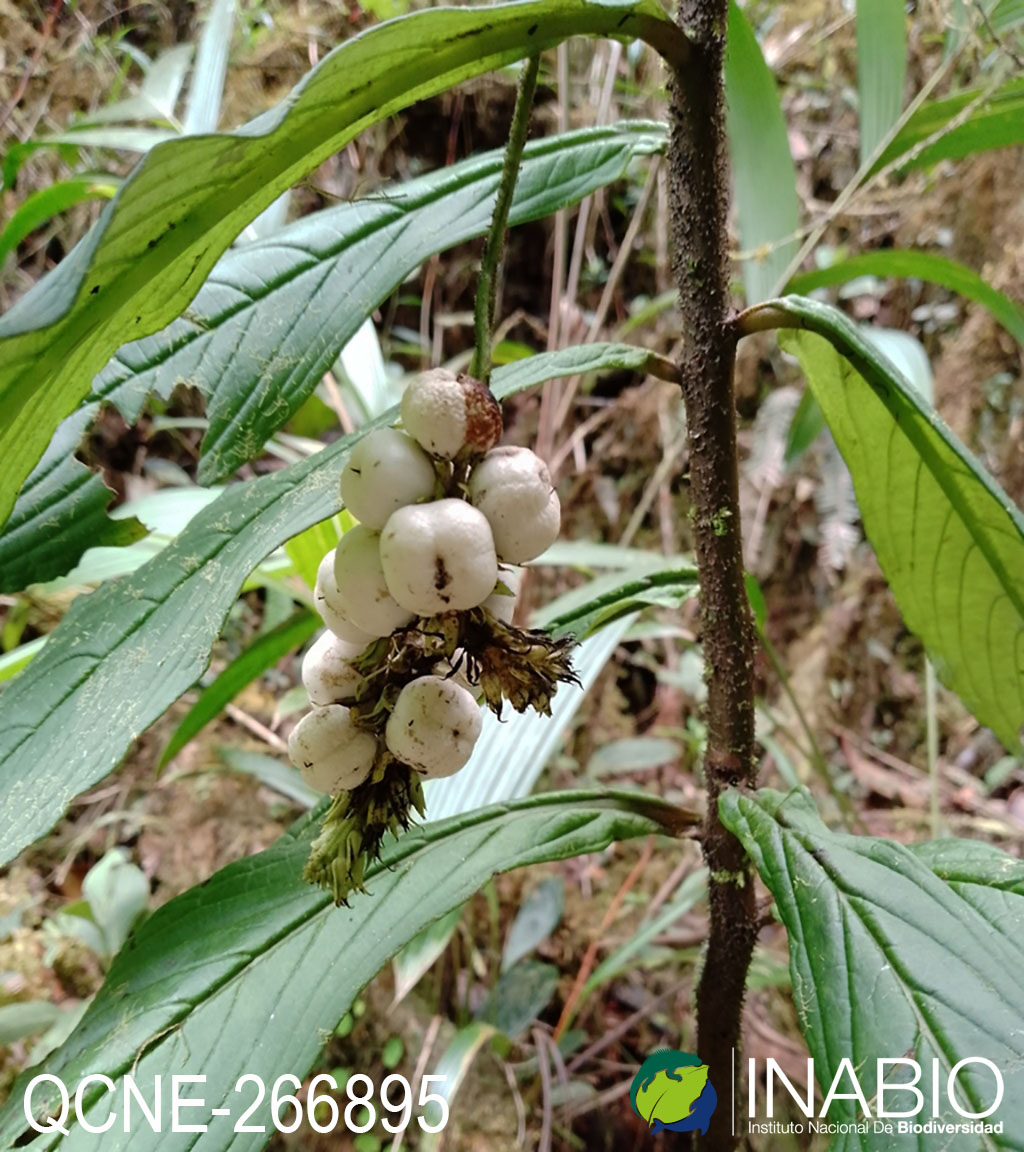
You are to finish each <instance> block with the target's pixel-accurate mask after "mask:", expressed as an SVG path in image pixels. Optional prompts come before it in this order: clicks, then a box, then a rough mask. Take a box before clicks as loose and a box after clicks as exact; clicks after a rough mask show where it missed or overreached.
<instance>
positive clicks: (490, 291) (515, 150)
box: [469, 56, 540, 384]
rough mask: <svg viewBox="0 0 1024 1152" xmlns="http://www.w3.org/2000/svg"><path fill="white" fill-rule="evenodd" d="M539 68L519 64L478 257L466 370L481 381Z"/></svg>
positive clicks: (535, 60)
mask: <svg viewBox="0 0 1024 1152" xmlns="http://www.w3.org/2000/svg"><path fill="white" fill-rule="evenodd" d="M539 70H540V57H539V56H531V57H530V58H529V59H528V60H527V61H526V63H525V64H524V65H523V73H522V76H521V77H520V78H519V89H518V91H517V92H516V105H515V109H514V110H513V112H512V127H511V130H510V131H509V136H508V144H506V146H505V160H504V163H503V164H502V168H501V183H500V184H499V185H498V198H497V200H496V202H495V205H494V216H493V217H492V218H491V227H490V229H489V230H488V232H487V239H486V241H485V242H484V254H483V256H482V257H481V260H480V278H479V279H478V280H477V285H476V310H475V320H476V345H475V347H474V349H473V359H472V361H471V362H470V366H469V374H470V376H473V377H475V379H477V380H479V381H481V382H482V383H484V384H488V383H489V382H490V379H491V333H492V332H493V331H494V301H495V294H496V290H497V277H498V269H499V267H500V266H501V258H502V255H503V253H504V251H505V230H506V229H507V227H508V214H509V210H510V209H511V207H512V198H513V196H514V195H515V190H516V178H517V177H518V175H519V165H520V163H521V162H522V159H523V147H524V146H525V144H526V132H527V129H528V128H529V126H530V109H531V108H532V107H533V94H534V92H535V91H536V90H537V73H538V71H539Z"/></svg>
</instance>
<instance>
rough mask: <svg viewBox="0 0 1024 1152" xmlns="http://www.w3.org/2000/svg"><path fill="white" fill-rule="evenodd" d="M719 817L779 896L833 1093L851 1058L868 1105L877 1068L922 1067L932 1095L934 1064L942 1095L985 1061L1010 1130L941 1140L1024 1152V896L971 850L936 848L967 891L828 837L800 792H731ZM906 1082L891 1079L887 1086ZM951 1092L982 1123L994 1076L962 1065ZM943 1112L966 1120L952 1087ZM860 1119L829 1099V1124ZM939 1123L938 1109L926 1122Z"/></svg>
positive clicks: (914, 1143) (824, 1079)
mask: <svg viewBox="0 0 1024 1152" xmlns="http://www.w3.org/2000/svg"><path fill="white" fill-rule="evenodd" d="M719 810H720V812H721V816H722V820H723V822H724V823H725V824H726V826H727V827H728V828H729V829H730V831H732V832H733V833H735V835H736V836H738V837H739V839H740V841H741V842H742V843H743V846H744V848H745V849H746V850H747V852H748V854H749V855H750V857H751V858H752V860H753V861H754V863H755V865H756V866H757V869H758V871H759V872H760V874H761V878H762V879H763V880H764V882H765V884H766V885H767V886H768V887H769V889H771V892H772V895H773V896H774V897H775V901H776V905H777V908H778V913H779V916H780V917H781V919H782V922H783V923H784V924H785V926H786V930H787V932H788V934H789V959H790V971H791V974H792V980H793V999H794V1002H795V1003H796V1006H797V1010H798V1012H799V1014H800V1024H801V1029H802V1030H803V1033H804V1036H805V1038H806V1040H807V1043H808V1046H809V1048H810V1051H811V1055H812V1056H813V1057H814V1059H815V1067H816V1073H817V1076H818V1082H819V1084H820V1085H822V1088H823V1091H827V1090H828V1087H829V1085H830V1083H831V1080H832V1077H833V1076H834V1075H835V1074H836V1072H837V1071H838V1070H839V1062H840V1060H841V1059H843V1058H846V1059H848V1060H850V1061H851V1062H852V1064H853V1066H854V1067H855V1068H856V1069H858V1070H859V1071H860V1070H864V1072H863V1081H864V1090H865V1093H866V1095H867V1097H868V1099H869V1100H872V1101H873V1100H874V1096H875V1091H874V1090H875V1078H874V1071H875V1061H876V1060H877V1059H878V1058H880V1057H885V1058H890V1059H898V1058H901V1057H904V1056H906V1057H912V1058H913V1059H915V1060H917V1061H918V1062H919V1063H920V1064H922V1065H923V1066H924V1068H925V1070H926V1071H925V1075H923V1076H922V1081H923V1083H922V1088H925V1089H926V1091H927V1088H926V1086H927V1084H928V1083H930V1069H931V1063H930V1062H931V1060H932V1059H933V1058H934V1059H936V1060H938V1062H939V1081H940V1084H941V1085H942V1086H943V1089H944V1088H945V1085H946V1080H947V1077H948V1074H949V1071H950V1069H951V1068H952V1067H953V1065H954V1064H955V1063H956V1062H957V1061H958V1060H960V1059H962V1058H965V1057H969V1058H975V1057H984V1058H986V1059H988V1060H991V1061H992V1062H993V1063H994V1064H995V1065H996V1067H997V1068H999V1070H1000V1073H1001V1075H1002V1077H1003V1080H1004V1084H1005V1095H1004V1097H1003V1102H1002V1105H1001V1106H1000V1108H999V1110H998V1112H997V1113H996V1114H994V1115H993V1116H992V1117H990V1121H992V1122H998V1121H1002V1122H1003V1124H1004V1132H1003V1134H1002V1135H984V1136H983V1135H973V1134H972V1135H969V1134H962V1135H955V1134H953V1135H951V1134H948V1133H943V1134H942V1135H936V1137H935V1139H937V1140H940V1141H941V1143H942V1147H943V1148H944V1149H950V1150H951V1152H978V1149H1014V1150H1016V1152H1019V1150H1020V1149H1022V1148H1024V1064H1022V1063H1021V1060H1020V1036H1021V1033H1022V1030H1024V1012H1022V1010H1021V996H1020V981H1019V974H1020V972H1021V971H1022V970H1024V946H1022V945H1024V896H1022V895H1020V894H1019V892H1013V891H1011V892H1008V891H1007V890H1006V888H1005V887H1002V888H1001V887H989V886H988V884H987V879H986V876H985V870H984V867H979V864H978V862H976V861H975V860H974V859H973V849H967V852H966V855H965V857H964V858H963V859H962V861H961V863H960V864H959V865H955V864H953V863H952V860H953V859H954V858H955V856H956V852H955V850H951V849H950V848H949V846H948V845H947V846H946V847H944V848H941V849H931V850H930V852H931V854H932V859H935V860H936V861H937V862H938V860H937V856H939V855H944V858H945V860H946V865H945V868H946V870H947V872H954V873H955V872H957V871H958V870H959V871H964V872H966V874H967V879H966V881H953V882H952V883H947V882H946V881H945V880H944V879H943V878H940V876H941V872H940V875H939V876H937V875H936V874H935V872H934V871H932V869H931V868H930V867H929V866H928V864H927V863H925V862H924V861H923V859H922V854H921V850H920V849H917V850H911V849H908V848H906V847H904V846H903V845H900V844H895V843H892V842H890V841H887V840H878V839H875V838H874V837H869V836H850V835H840V834H834V833H832V832H830V831H829V830H828V829H827V828H826V827H825V826H824V824H822V823H821V821H820V820H819V818H818V816H817V814H816V812H815V811H814V806H813V803H812V801H811V799H810V796H809V794H808V793H806V792H804V791H799V792H795V793H791V794H789V795H788V796H783V795H781V794H779V793H775V792H769V791H762V792H760V793H758V794H757V795H756V796H743V795H741V794H740V793H738V792H735V791H730V792H727V793H726V794H725V795H724V796H722V798H721V799H720V801H719ZM923 855H924V859H925V860H926V859H927V857H928V853H927V852H926V853H924V854H923ZM1003 860H1004V861H1005V863H1004V864H1003V865H1002V868H1003V875H1004V877H1007V878H1008V877H1010V876H1014V877H1016V882H1017V883H1018V884H1019V883H1020V882H1021V879H1022V874H1024V865H1022V864H1021V862H1020V861H1019V860H1010V859H1009V858H1008V857H1003ZM996 925H998V927H996ZM896 1079H897V1077H896V1076H895V1075H894V1073H893V1072H892V1071H890V1073H889V1080H890V1082H892V1083H893V1084H895V1081H896ZM957 1083H958V1085H959V1096H960V1099H961V1106H962V1107H966V1108H967V1109H969V1110H971V1111H974V1112H980V1111H983V1110H984V1109H985V1108H987V1107H988V1106H989V1105H990V1104H991V1103H992V1100H993V1090H994V1084H993V1077H992V1074H991V1072H989V1071H986V1070H984V1069H983V1068H980V1067H979V1066H978V1065H977V1064H968V1065H967V1066H965V1067H964V1068H963V1069H962V1070H961V1071H960V1073H959V1075H958V1078H957ZM843 1085H844V1087H843V1088H841V1089H840V1091H850V1087H849V1085H850V1080H849V1077H848V1076H846V1077H844V1079H843ZM929 1095H930V1094H929ZM886 1104H887V1107H888V1108H890V1109H901V1108H908V1107H912V1106H913V1100H912V1099H909V1098H908V1094H907V1093H906V1091H902V1092H900V1091H897V1090H895V1088H894V1089H893V1090H892V1092H891V1094H887V1096H886ZM937 1105H938V1108H939V1110H940V1117H941V1120H942V1122H944V1123H949V1122H960V1123H962V1122H963V1117H962V1116H959V1115H957V1114H956V1113H954V1112H953V1111H952V1109H951V1108H950V1106H949V1104H948V1101H947V1099H946V1095H945V1091H944V1090H943V1091H942V1092H941V1094H940V1096H939V1098H938V1100H937ZM857 1112H858V1108H857V1102H856V1101H854V1100H835V1101H833V1103H832V1105H831V1106H830V1108H829V1111H828V1117H827V1118H828V1120H829V1121H830V1122H839V1123H843V1122H851V1121H853V1120H854V1119H855V1118H856V1115H857ZM930 1117H931V1107H930V1105H929V1106H928V1108H927V1109H926V1113H925V1114H924V1115H922V1117H921V1118H920V1119H921V1121H922V1122H924V1121H925V1120H926V1119H930ZM922 1139H924V1140H925V1141H926V1142H927V1141H930V1140H931V1139H932V1137H924V1138H922V1137H921V1136H918V1135H912V1134H906V1135H902V1136H901V1135H899V1134H896V1133H894V1134H891V1135H886V1137H885V1147H886V1148H887V1149H891V1150H892V1152H902V1150H904V1149H905V1150H906V1152H911V1150H913V1152H917V1150H918V1149H920V1148H922V1147H923V1146H925V1145H924V1144H922ZM877 1147H878V1144H877V1137H875V1136H874V1135H873V1134H871V1133H869V1134H867V1135H858V1134H855V1133H854V1134H849V1135H845V1136H843V1137H841V1138H840V1139H839V1140H837V1141H834V1142H833V1144H832V1145H831V1148H832V1149H834V1150H837V1152H838V1150H842V1152H869V1150H870V1152H874V1150H875V1149H876V1148H877Z"/></svg>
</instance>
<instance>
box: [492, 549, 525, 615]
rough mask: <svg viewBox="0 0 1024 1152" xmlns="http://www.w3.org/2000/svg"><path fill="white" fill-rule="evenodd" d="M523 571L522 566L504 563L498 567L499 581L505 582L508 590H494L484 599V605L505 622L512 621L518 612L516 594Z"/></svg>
mask: <svg viewBox="0 0 1024 1152" xmlns="http://www.w3.org/2000/svg"><path fill="white" fill-rule="evenodd" d="M522 575H523V572H522V569H521V568H510V567H509V566H508V565H506V564H502V565H500V566H499V568H498V581H499V583H501V584H504V585H505V587H506V588H507V589H508V592H507V593H506V592H492V593H491V595H490V596H488V597H487V599H486V600H485V601H484V603H483V606H484V607H485V608H486V609H487V611H488V612H490V613H491V615H492V616H495V617H497V619H499V620H501V621H502V622H503V623H505V624H511V623H512V617H513V616H514V615H515V613H516V594H517V593H518V592H519V581H520V579H521V578H522Z"/></svg>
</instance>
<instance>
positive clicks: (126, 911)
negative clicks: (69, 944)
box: [82, 848, 149, 956]
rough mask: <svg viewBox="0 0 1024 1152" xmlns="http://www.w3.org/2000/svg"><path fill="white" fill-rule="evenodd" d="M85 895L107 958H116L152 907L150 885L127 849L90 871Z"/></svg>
mask: <svg viewBox="0 0 1024 1152" xmlns="http://www.w3.org/2000/svg"><path fill="white" fill-rule="evenodd" d="M82 895H83V897H84V898H85V899H86V900H87V901H88V904H89V911H90V912H91V913H92V918H93V920H94V921H95V922H96V927H97V928H99V930H100V932H101V933H102V934H103V943H104V948H105V954H106V955H107V956H113V955H115V954H116V953H117V952H118V951H119V950H120V948H121V946H122V945H123V944H124V942H125V940H127V939H128V933H129V932H130V931H131V930H132V926H133V925H134V924H135V923H136V922H137V921H138V919H139V917H140V916H141V915H142V913H143V912H144V911H145V910H146V906H147V905H148V903H149V881H148V880H147V879H146V875H145V873H144V872H143V871H142V869H141V868H139V867H138V866H137V865H135V864H133V863H132V862H131V860H130V858H129V856H128V853H127V851H126V850H125V849H124V848H111V849H110V851H109V852H108V853H107V854H106V855H105V856H104V857H103V859H102V860H100V861H98V862H97V863H96V864H94V865H93V866H92V868H90V869H89V872H88V874H87V875H86V877H85V879H84V880H83V881H82Z"/></svg>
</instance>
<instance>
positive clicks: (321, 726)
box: [288, 704, 377, 795]
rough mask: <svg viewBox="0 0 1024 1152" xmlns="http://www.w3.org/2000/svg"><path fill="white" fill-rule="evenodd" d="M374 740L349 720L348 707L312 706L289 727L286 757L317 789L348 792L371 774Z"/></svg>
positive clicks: (374, 754)
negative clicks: (290, 730)
mask: <svg viewBox="0 0 1024 1152" xmlns="http://www.w3.org/2000/svg"><path fill="white" fill-rule="evenodd" d="M376 756H377V739H376V737H375V736H373V735H371V733H369V732H364V731H363V730H362V729H360V728H357V727H356V726H355V725H354V724H353V723H352V717H351V715H350V714H349V710H348V709H347V708H343V707H342V706H341V705H340V704H328V705H327V707H326V708H314V709H313V711H312V712H309V713H307V714H306V715H305V716H303V717H302V719H301V720H300V721H299V722H298V724H296V725H295V727H294V728H293V729H292V734H291V736H290V737H289V738H288V757H289V759H290V760H291V762H292V763H293V764H294V765H295V767H296V768H298V770H299V771H300V772H301V773H302V779H303V780H305V781H306V783H307V784H308V785H309V786H310V788H315V789H316V790H317V791H318V792H328V793H330V794H331V795H334V793H336V792H343V791H351V790H352V789H353V788H358V787H359V785H360V784H362V783H363V781H364V780H365V779H366V778H367V777H368V776H369V775H370V770H371V769H372V768H373V762H374V760H375V759H376Z"/></svg>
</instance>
